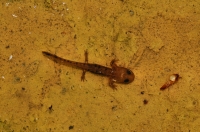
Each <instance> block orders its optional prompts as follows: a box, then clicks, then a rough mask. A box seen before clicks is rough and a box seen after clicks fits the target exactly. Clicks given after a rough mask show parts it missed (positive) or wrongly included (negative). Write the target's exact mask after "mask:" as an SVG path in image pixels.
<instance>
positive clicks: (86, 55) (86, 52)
mask: <svg viewBox="0 0 200 132" xmlns="http://www.w3.org/2000/svg"><path fill="white" fill-rule="evenodd" d="M85 63H88V51H87V50H85ZM85 73H86V70H83V73H82V76H81V81H85Z"/></svg>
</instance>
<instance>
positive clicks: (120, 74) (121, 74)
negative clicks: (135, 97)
mask: <svg viewBox="0 0 200 132" xmlns="http://www.w3.org/2000/svg"><path fill="white" fill-rule="evenodd" d="M134 78H135V75H134V73H133V72H132V71H131V70H130V69H127V68H124V67H118V68H116V70H115V74H114V80H115V81H116V82H117V83H123V84H129V83H131V82H133V80H134Z"/></svg>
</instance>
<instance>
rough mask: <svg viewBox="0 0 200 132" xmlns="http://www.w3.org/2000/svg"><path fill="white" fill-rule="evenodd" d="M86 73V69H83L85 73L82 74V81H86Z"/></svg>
mask: <svg viewBox="0 0 200 132" xmlns="http://www.w3.org/2000/svg"><path fill="white" fill-rule="evenodd" d="M85 73H86V70H83V73H82V76H81V81H85Z"/></svg>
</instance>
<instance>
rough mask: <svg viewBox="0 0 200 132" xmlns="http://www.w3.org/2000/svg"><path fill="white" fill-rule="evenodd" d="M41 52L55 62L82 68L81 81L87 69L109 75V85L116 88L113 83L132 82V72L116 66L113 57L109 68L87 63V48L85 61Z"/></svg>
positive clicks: (133, 76)
mask: <svg viewBox="0 0 200 132" xmlns="http://www.w3.org/2000/svg"><path fill="white" fill-rule="evenodd" d="M42 53H43V55H44V56H46V57H47V58H49V59H51V60H53V61H54V62H56V63H59V64H62V65H66V66H71V67H76V68H79V69H82V70H83V73H82V76H81V81H84V80H85V73H86V71H89V72H92V73H95V74H99V75H103V76H107V77H109V86H110V87H111V88H113V89H115V90H116V85H115V84H114V83H122V84H129V83H131V82H133V80H134V78H135V75H134V73H133V72H132V71H131V70H130V69H127V68H124V67H119V66H117V64H116V61H117V60H115V59H113V60H112V61H111V62H110V66H111V68H109V67H105V66H102V65H99V64H91V63H88V52H87V50H86V51H85V63H81V62H75V61H71V60H67V59H63V58H61V57H58V56H57V55H55V54H52V53H49V52H46V51H42Z"/></svg>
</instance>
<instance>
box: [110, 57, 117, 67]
mask: <svg viewBox="0 0 200 132" xmlns="http://www.w3.org/2000/svg"><path fill="white" fill-rule="evenodd" d="M117 61H118V60H116V59H113V60H112V61H111V62H110V66H111V67H112V68H114V67H117V64H116V62H117Z"/></svg>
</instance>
